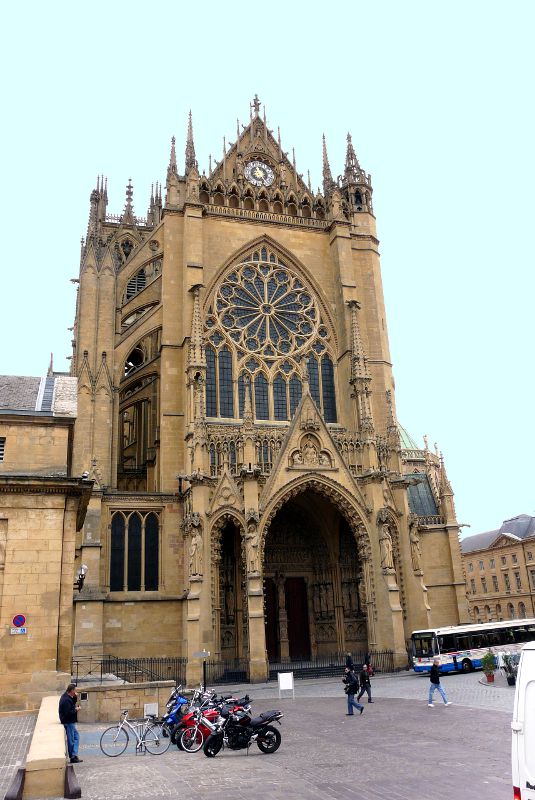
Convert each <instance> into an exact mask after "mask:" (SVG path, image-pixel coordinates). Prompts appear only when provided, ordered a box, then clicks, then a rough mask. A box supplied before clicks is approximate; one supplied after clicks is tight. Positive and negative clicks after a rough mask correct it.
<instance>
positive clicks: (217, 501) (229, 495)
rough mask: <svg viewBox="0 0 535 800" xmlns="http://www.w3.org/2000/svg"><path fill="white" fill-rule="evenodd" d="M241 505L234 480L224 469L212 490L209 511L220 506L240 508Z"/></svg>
mask: <svg viewBox="0 0 535 800" xmlns="http://www.w3.org/2000/svg"><path fill="white" fill-rule="evenodd" d="M241 507H242V501H241V497H240V492H239V490H238V487H237V485H236V481H235V480H234V478H233V477H232V475H231V474H230V473H229V472H228V471H227V470H225V472H224V473H223V475H222V476H221V479H220V481H219V483H218V484H217V486H216V488H215V490H214V494H213V497H212V502H211V503H210V513H211V514H213V513H214V512H215V511H218V510H219V509H220V508H235V509H237V510H241Z"/></svg>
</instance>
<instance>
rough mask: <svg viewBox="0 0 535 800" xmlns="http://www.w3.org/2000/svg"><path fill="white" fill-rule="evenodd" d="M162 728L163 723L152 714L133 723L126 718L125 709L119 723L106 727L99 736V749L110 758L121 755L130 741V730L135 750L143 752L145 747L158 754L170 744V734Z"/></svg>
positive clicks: (163, 751) (164, 750) (153, 753)
mask: <svg viewBox="0 0 535 800" xmlns="http://www.w3.org/2000/svg"><path fill="white" fill-rule="evenodd" d="M164 729H165V725H164V724H162V723H161V722H158V721H157V719H156V716H155V715H154V714H150V715H149V716H148V717H146V718H145V719H143V720H139V721H136V724H135V725H133V724H132V722H131V721H130V720H129V719H128V709H125V710H123V712H122V719H121V721H120V723H119V724H118V725H112V726H111V727H110V728H106V730H105V731H104V732H103V734H102V736H101V737H100V749H101V750H102V752H103V753H104V755H105V756H109V757H110V758H116V757H117V756H120V755H122V754H123V753H124V751H125V750H126V748H127V747H128V743H129V741H130V737H129V735H128V731H130V732H131V733H132V734H133V735H134V736H135V739H136V752H143V749H145V750H147V751H148V752H149V753H150V754H151V755H154V756H159V755H161V754H162V753H165V752H167V750H168V749H169V747H170V745H171V736H170V734H169V732H168V731H167V732H166V731H165V730H164Z"/></svg>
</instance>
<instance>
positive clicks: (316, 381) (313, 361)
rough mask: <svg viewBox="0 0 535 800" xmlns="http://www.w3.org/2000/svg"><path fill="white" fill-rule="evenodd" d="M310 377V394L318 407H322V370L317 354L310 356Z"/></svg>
mask: <svg viewBox="0 0 535 800" xmlns="http://www.w3.org/2000/svg"><path fill="white" fill-rule="evenodd" d="M308 379H309V382H310V394H311V396H312V399H313V400H314V402H315V403H316V405H317V407H318V408H321V397H320V372H319V367H318V360H317V358H316V357H315V356H309V357H308Z"/></svg>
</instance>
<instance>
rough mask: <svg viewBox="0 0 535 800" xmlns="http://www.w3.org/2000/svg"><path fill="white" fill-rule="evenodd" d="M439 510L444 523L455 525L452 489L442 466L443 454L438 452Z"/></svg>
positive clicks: (455, 517) (455, 516)
mask: <svg viewBox="0 0 535 800" xmlns="http://www.w3.org/2000/svg"><path fill="white" fill-rule="evenodd" d="M439 497H440V510H441V512H442V516H443V517H444V522H445V523H446V525H455V524H456V523H457V515H456V513H455V502H454V500H453V489H452V488H451V483H450V482H449V479H448V474H447V472H446V467H445V466H444V456H443V455H442V453H441V454H440V479H439Z"/></svg>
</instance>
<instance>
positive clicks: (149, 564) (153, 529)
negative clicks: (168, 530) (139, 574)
mask: <svg viewBox="0 0 535 800" xmlns="http://www.w3.org/2000/svg"><path fill="white" fill-rule="evenodd" d="M158 540H159V531H158V517H157V516H156V514H149V515H148V516H147V517H145V589H146V591H148V592H156V591H158V550H159V547H158Z"/></svg>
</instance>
